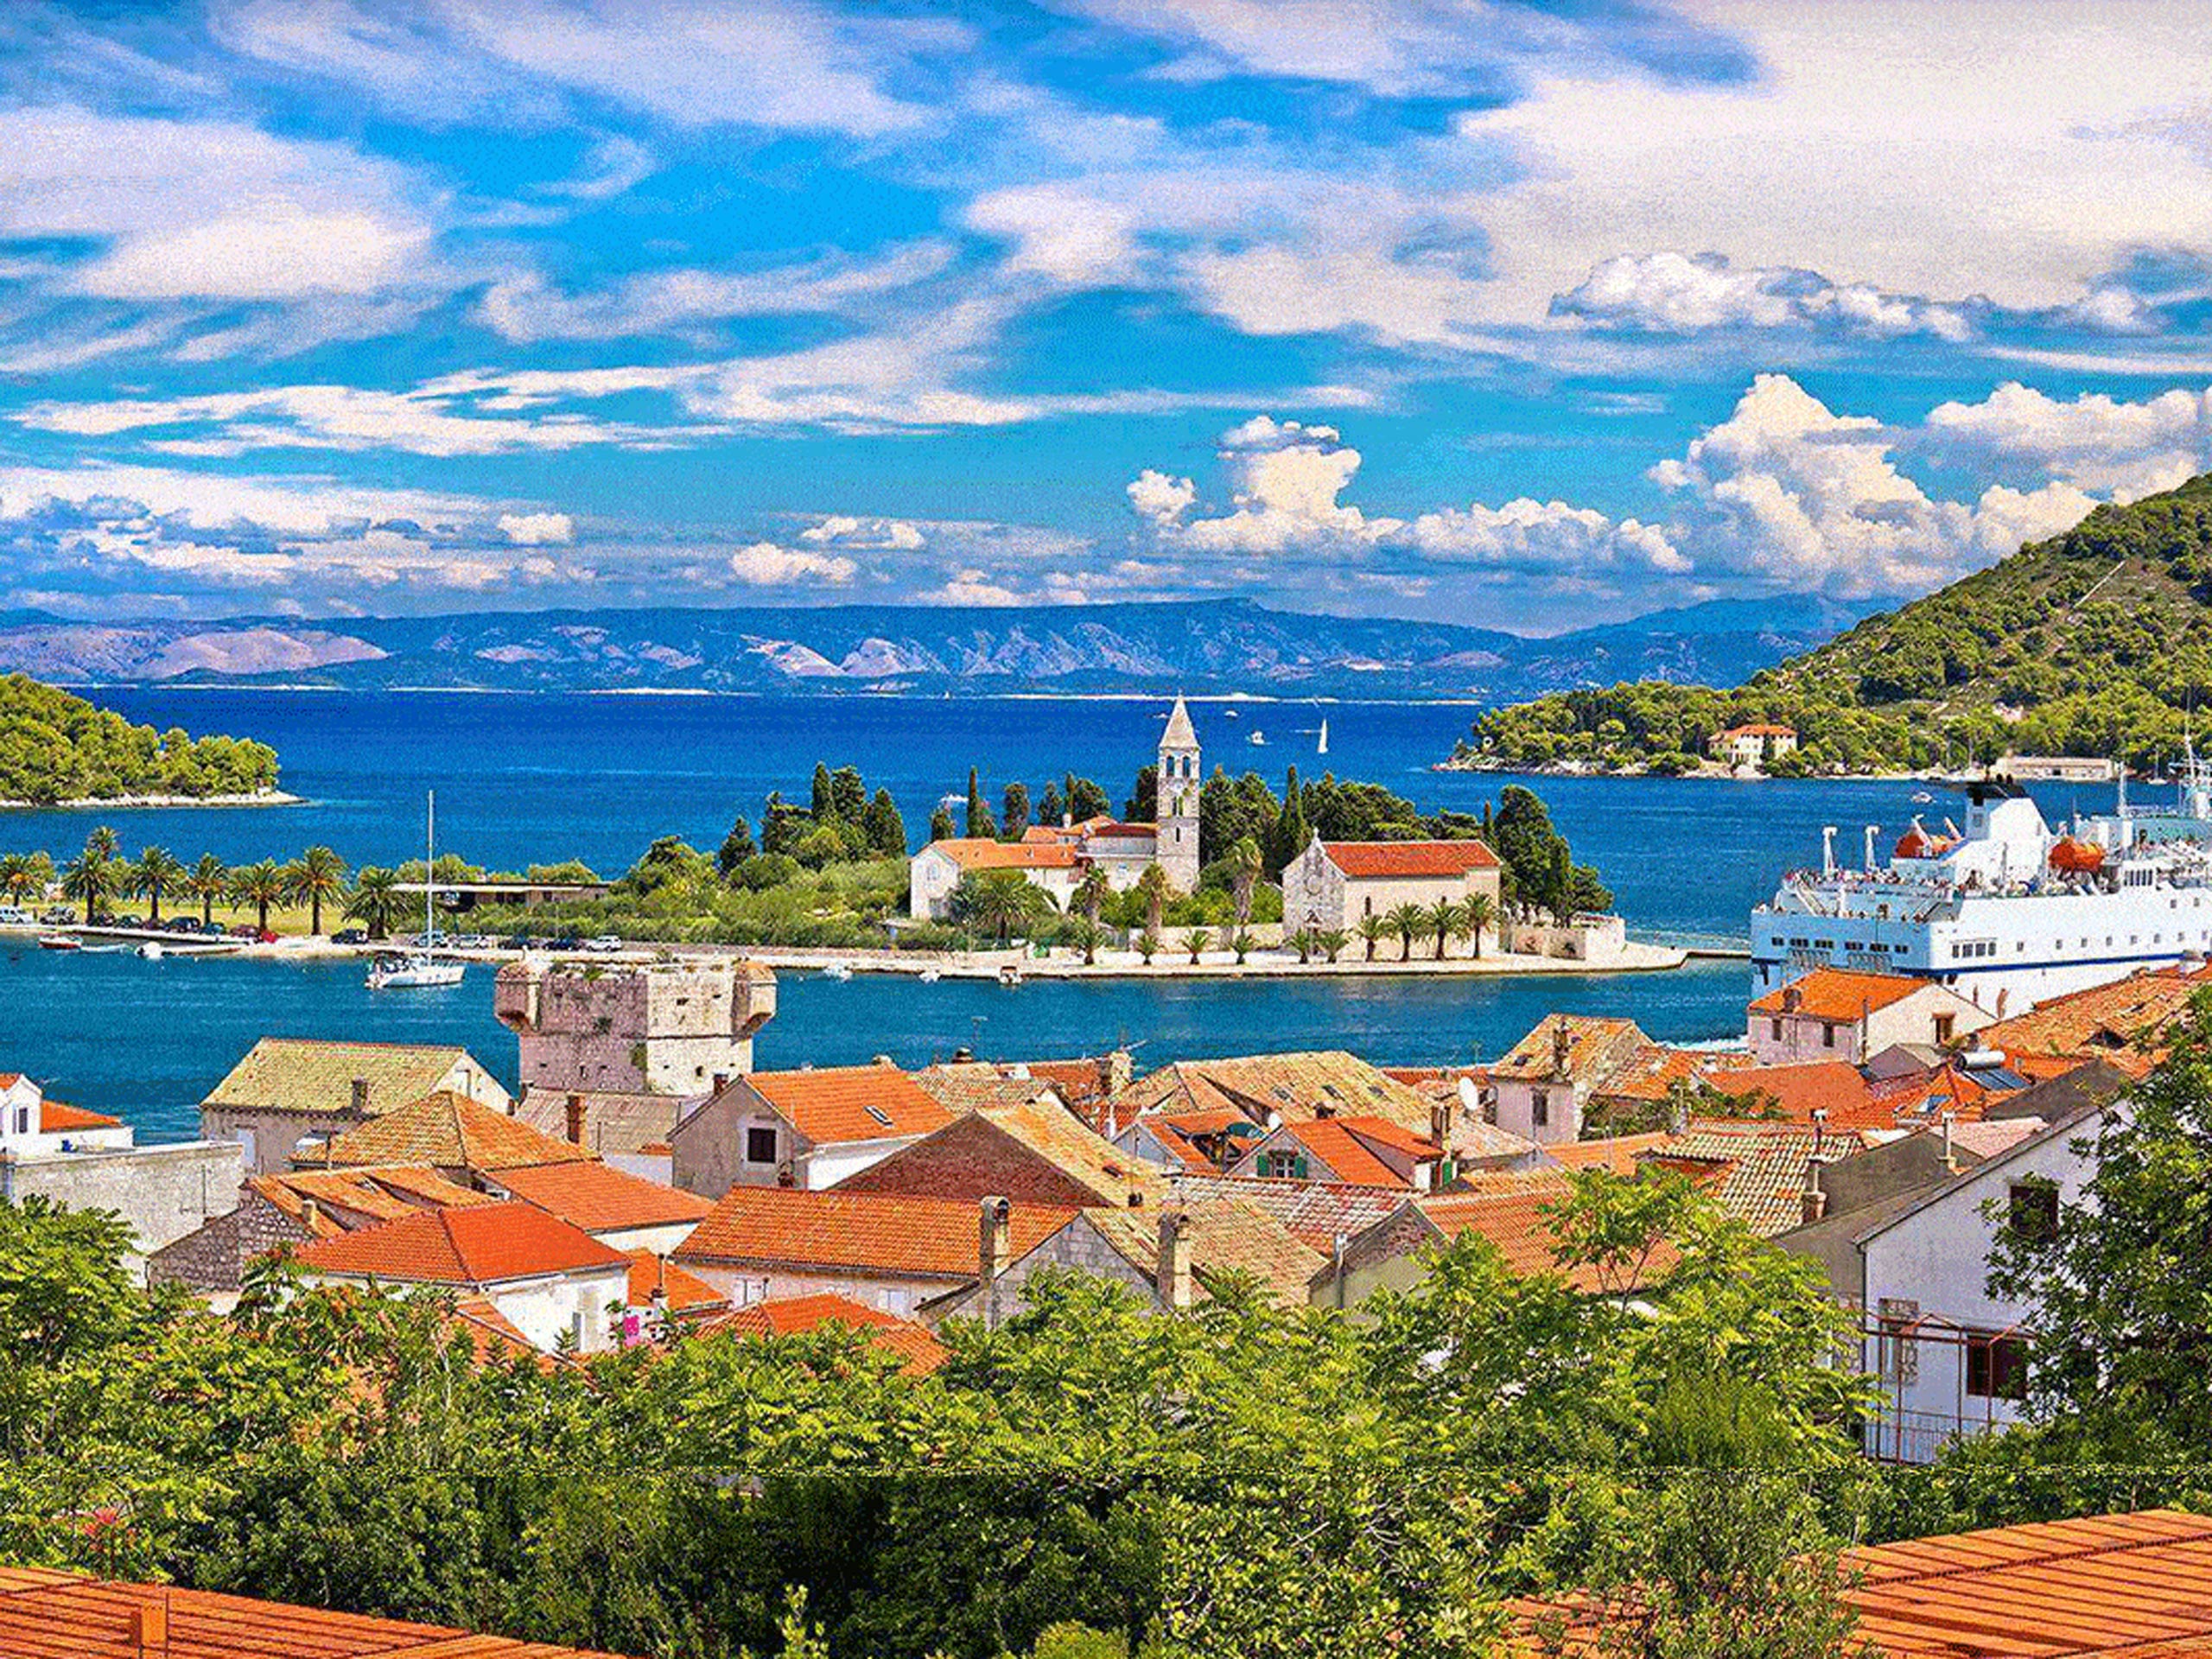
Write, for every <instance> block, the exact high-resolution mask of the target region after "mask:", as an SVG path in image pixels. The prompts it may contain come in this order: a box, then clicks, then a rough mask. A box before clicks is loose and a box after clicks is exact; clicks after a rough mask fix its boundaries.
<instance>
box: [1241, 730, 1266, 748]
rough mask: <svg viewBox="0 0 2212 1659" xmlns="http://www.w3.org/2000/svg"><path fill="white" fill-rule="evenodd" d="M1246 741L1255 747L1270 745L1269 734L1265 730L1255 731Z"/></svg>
mask: <svg viewBox="0 0 2212 1659" xmlns="http://www.w3.org/2000/svg"><path fill="white" fill-rule="evenodd" d="M1244 741H1246V742H1247V743H1249V744H1250V745H1251V746H1252V747H1254V748H1255V749H1264V748H1265V747H1268V734H1266V733H1265V732H1262V731H1255V732H1254V733H1253V734H1251V735H1250V736H1249V737H1248V738H1246V739H1245V740H1244Z"/></svg>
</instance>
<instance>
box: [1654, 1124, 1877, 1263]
mask: <svg viewBox="0 0 2212 1659" xmlns="http://www.w3.org/2000/svg"><path fill="white" fill-rule="evenodd" d="M1813 1141H1814V1131H1813V1129H1812V1128H1810V1127H1808V1126H1807V1125H1803V1124H1798V1123H1760V1122H1738V1121H1736V1120H1733V1119H1728V1118H1699V1119H1694V1120H1693V1121H1692V1122H1691V1123H1690V1125H1689V1127H1688V1129H1687V1130H1686V1131H1685V1132H1684V1133H1682V1134H1681V1135H1675V1136H1672V1137H1671V1138H1669V1141H1667V1142H1666V1144H1664V1145H1663V1146H1659V1147H1654V1148H1652V1149H1651V1150H1650V1151H1649V1152H1648V1153H1646V1154H1644V1159H1645V1160H1646V1161H1648V1162H1651V1163H1656V1164H1657V1165H1659V1166H1662V1167H1664V1168H1680V1169H1683V1170H1684V1171H1685V1173H1690V1172H1691V1171H1693V1170H1694V1169H1695V1168H1696V1167H1697V1166H1706V1167H1707V1168H1710V1169H1712V1170H1713V1171H1714V1172H1715V1173H1716V1176H1717V1179H1713V1184H1712V1186H1711V1191H1712V1192H1713V1197H1714V1198H1716V1199H1717V1200H1718V1201H1719V1205H1720V1207H1721V1208H1722V1209H1724V1210H1726V1211H1727V1212H1728V1213H1729V1214H1730V1215H1732V1216H1734V1217H1737V1218H1738V1219H1739V1220H1741V1221H1742V1222H1743V1223H1744V1224H1745V1225H1746V1226H1748V1227H1749V1228H1750V1229H1751V1230H1752V1231H1753V1232H1755V1233H1757V1234H1758V1235H1759V1236H1761V1237H1763V1238H1771V1237H1772V1236H1774V1235H1775V1234H1777V1233H1783V1232H1787V1231H1789V1229H1791V1228H1792V1227H1796V1226H1797V1225H1799V1224H1802V1222H1803V1220H1804V1219H1805V1209H1804V1196H1803V1195H1804V1191H1805V1170H1806V1166H1807V1165H1808V1163H1809V1162H1810V1161H1811V1160H1812V1156H1813ZM1865 1150H1866V1141H1864V1140H1862V1139H1861V1138H1859V1135H1858V1134H1856V1133H1854V1132H1853V1131H1851V1130H1834V1129H1831V1130H1829V1131H1828V1132H1827V1134H1826V1135H1824V1136H1823V1137H1822V1138H1821V1154H1822V1155H1823V1157H1829V1158H1835V1157H1846V1156H1848V1155H1850V1154H1853V1153H1857V1152H1863V1151H1865Z"/></svg>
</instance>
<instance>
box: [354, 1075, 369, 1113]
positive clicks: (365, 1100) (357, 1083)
mask: <svg viewBox="0 0 2212 1659" xmlns="http://www.w3.org/2000/svg"><path fill="white" fill-rule="evenodd" d="M368 1115H369V1080H368V1079H367V1078H366V1077H356V1078H354V1079H353V1116H355V1117H366V1116H368Z"/></svg>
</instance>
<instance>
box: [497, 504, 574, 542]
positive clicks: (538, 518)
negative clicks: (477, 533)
mask: <svg viewBox="0 0 2212 1659" xmlns="http://www.w3.org/2000/svg"><path fill="white" fill-rule="evenodd" d="M499 533H500V534H501V535H503V536H505V537H506V538H507V539H508V540H509V541H511V542H512V543H515V544H516V545H517V546H518V547H543V546H544V545H546V544H547V543H553V542H573V541H574V540H575V538H576V521H575V519H573V518H570V517H569V515H568V514H567V513H565V512H503V513H501V514H500V515H499Z"/></svg>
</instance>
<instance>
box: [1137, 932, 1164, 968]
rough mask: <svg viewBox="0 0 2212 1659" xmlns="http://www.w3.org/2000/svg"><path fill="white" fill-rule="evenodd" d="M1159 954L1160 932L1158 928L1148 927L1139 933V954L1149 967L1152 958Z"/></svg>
mask: <svg viewBox="0 0 2212 1659" xmlns="http://www.w3.org/2000/svg"><path fill="white" fill-rule="evenodd" d="M1159 954H1160V934H1159V932H1158V931H1157V930H1155V929H1153V928H1149V927H1147V929H1145V931H1143V932H1141V933H1140V934H1138V935H1137V955H1139V956H1140V957H1143V958H1144V965H1145V966H1146V967H1147V968H1149V967H1151V966H1152V959H1153V958H1154V957H1156V956H1158V955H1159Z"/></svg>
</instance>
